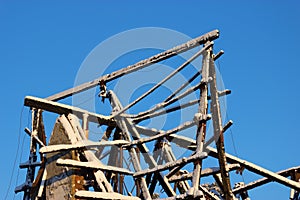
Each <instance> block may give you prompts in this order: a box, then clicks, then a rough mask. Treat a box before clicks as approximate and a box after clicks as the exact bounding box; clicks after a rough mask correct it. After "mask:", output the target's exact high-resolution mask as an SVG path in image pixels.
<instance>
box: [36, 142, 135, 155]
mask: <svg viewBox="0 0 300 200" xmlns="http://www.w3.org/2000/svg"><path fill="white" fill-rule="evenodd" d="M128 143H129V142H128V141H125V140H114V141H100V142H94V141H91V140H80V141H78V142H77V143H75V144H57V145H49V146H45V147H42V148H41V149H40V153H53V152H57V151H69V150H75V149H82V148H94V147H100V146H114V145H116V146H121V145H124V144H128Z"/></svg>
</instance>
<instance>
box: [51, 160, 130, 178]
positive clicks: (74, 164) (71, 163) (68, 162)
mask: <svg viewBox="0 0 300 200" xmlns="http://www.w3.org/2000/svg"><path fill="white" fill-rule="evenodd" d="M56 164H57V165H59V166H69V167H84V168H89V169H100V170H103V171H110V172H116V173H121V174H126V175H133V174H134V173H133V172H131V171H129V170H127V169H124V168H119V167H114V166H107V165H104V164H101V163H100V162H96V161H91V162H81V161H77V160H71V159H58V160H57V162H56Z"/></svg>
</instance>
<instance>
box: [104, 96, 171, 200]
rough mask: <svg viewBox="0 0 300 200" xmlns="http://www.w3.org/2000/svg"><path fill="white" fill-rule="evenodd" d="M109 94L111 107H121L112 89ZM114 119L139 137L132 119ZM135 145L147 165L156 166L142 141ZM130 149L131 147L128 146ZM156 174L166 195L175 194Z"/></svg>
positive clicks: (162, 178) (134, 135) (166, 182)
mask: <svg viewBox="0 0 300 200" xmlns="http://www.w3.org/2000/svg"><path fill="white" fill-rule="evenodd" d="M109 96H110V99H111V103H112V104H113V105H112V107H113V108H115V107H116V106H117V108H119V109H122V105H121V103H120V101H119V99H118V98H117V96H116V95H115V94H114V92H113V91H109ZM116 121H121V123H122V124H121V125H122V128H123V129H124V128H125V129H126V130H125V131H124V132H125V133H128V131H129V132H130V133H131V135H132V137H133V138H134V139H140V134H139V132H138V131H137V129H136V127H135V124H133V123H132V121H130V119H127V118H124V117H121V118H119V119H116ZM137 147H138V148H139V149H140V151H141V152H142V155H143V157H144V158H145V161H146V163H147V164H148V165H149V167H150V168H153V167H155V166H157V163H156V161H155V160H154V158H153V156H152V155H150V152H149V149H148V148H147V146H146V145H145V144H144V143H142V144H138V145H137ZM130 149H132V148H130ZM139 171H140V170H139ZM157 175H158V180H159V182H160V184H161V185H162V187H163V188H164V190H165V192H166V193H167V195H168V196H174V195H176V193H175V192H174V191H173V189H172V187H171V185H170V184H169V182H168V180H167V179H166V178H165V177H164V176H163V174H161V173H157Z"/></svg>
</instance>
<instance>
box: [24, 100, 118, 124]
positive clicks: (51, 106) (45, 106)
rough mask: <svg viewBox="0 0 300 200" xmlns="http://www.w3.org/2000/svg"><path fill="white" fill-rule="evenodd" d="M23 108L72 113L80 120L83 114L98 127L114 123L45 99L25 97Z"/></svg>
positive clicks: (104, 117) (98, 115)
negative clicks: (97, 124)
mask: <svg viewBox="0 0 300 200" xmlns="http://www.w3.org/2000/svg"><path fill="white" fill-rule="evenodd" d="M24 105H25V106H29V107H33V108H38V109H42V110H47V111H49V112H53V113H57V114H61V115H62V114H66V115H68V114H69V113H72V114H74V115H76V116H77V117H78V118H80V119H82V117H83V114H87V115H88V116H89V118H88V120H89V121H91V122H95V123H99V124H100V125H102V124H103V125H113V124H114V121H113V120H112V119H111V118H110V117H107V116H104V115H100V114H97V113H92V112H89V111H87V110H84V109H81V108H77V107H74V106H69V105H66V104H62V103H58V102H54V101H49V100H46V99H42V98H38V97H31V96H26V97H25V101H24Z"/></svg>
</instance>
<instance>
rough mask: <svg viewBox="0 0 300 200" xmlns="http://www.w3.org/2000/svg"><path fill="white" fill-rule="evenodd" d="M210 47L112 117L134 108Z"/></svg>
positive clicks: (211, 43)
mask: <svg viewBox="0 0 300 200" xmlns="http://www.w3.org/2000/svg"><path fill="white" fill-rule="evenodd" d="M212 45H213V42H208V43H207V45H206V46H205V47H203V48H202V49H201V50H200V51H198V52H197V53H196V54H194V55H193V56H192V57H191V58H189V59H188V60H187V61H185V62H184V63H183V64H182V65H180V66H179V67H178V68H176V69H175V70H174V71H173V72H171V73H170V74H169V75H168V76H167V77H165V78H164V79H163V80H161V81H160V82H159V83H157V84H156V85H155V86H153V87H152V88H151V89H150V90H148V91H147V92H145V93H144V94H142V95H141V96H140V97H138V98H137V99H136V100H134V101H133V102H131V103H130V104H128V105H127V106H125V107H124V108H122V109H121V110H119V111H118V112H117V113H115V114H114V115H113V117H115V116H117V115H120V114H122V113H123V112H125V111H126V110H128V109H129V108H131V107H132V106H134V105H135V104H137V103H138V102H140V101H141V100H142V99H144V98H145V97H146V96H148V95H149V94H151V93H152V92H154V91H155V90H156V89H157V88H159V87H160V86H162V85H163V84H164V83H165V82H167V81H168V80H170V79H171V78H172V77H173V76H175V75H176V74H177V73H178V72H180V71H181V70H183V69H184V68H185V67H186V66H188V65H189V64H190V63H191V62H192V61H193V60H195V59H196V58H198V57H199V56H200V55H202V54H203V52H204V51H206V49H208V48H209V47H210V46H212Z"/></svg>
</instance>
